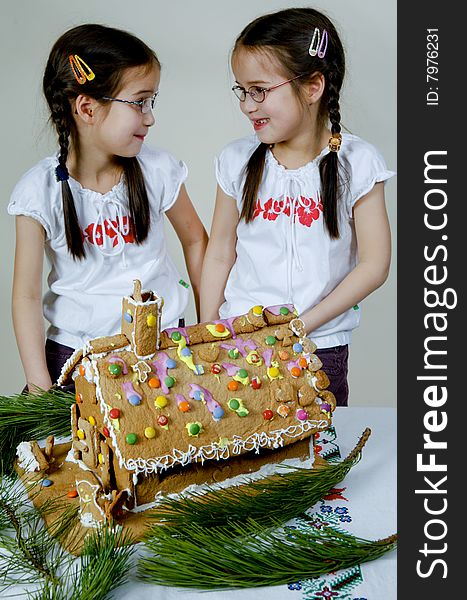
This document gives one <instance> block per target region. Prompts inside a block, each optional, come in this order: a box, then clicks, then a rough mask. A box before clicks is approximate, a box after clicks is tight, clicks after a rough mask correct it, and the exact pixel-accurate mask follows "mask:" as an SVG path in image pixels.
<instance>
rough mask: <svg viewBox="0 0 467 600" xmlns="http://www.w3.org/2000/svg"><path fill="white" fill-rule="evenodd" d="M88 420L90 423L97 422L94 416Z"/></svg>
mask: <svg viewBox="0 0 467 600" xmlns="http://www.w3.org/2000/svg"><path fill="white" fill-rule="evenodd" d="M88 421H89V423H90V424H91V425H95V424H96V419H95V418H94V417H89V419H88Z"/></svg>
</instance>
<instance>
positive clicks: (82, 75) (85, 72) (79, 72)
mask: <svg viewBox="0 0 467 600" xmlns="http://www.w3.org/2000/svg"><path fill="white" fill-rule="evenodd" d="M70 65H71V70H72V71H73V75H74V76H75V79H76V81H77V82H78V83H79V84H80V85H83V83H86V81H92V80H93V79H94V77H95V76H96V75H95V73H94V71H93V70H92V69H91V67H90V66H89V65H87V64H86V63H85V62H84V60H83V59H82V58H80V57H79V56H78V55H77V54H70Z"/></svg>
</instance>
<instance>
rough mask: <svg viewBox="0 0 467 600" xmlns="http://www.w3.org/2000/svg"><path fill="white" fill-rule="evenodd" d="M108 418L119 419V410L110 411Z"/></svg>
mask: <svg viewBox="0 0 467 600" xmlns="http://www.w3.org/2000/svg"><path fill="white" fill-rule="evenodd" d="M109 417H110V418H111V419H119V418H120V410H119V409H118V408H112V409H110V412H109Z"/></svg>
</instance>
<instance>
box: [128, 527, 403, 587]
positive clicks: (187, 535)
mask: <svg viewBox="0 0 467 600" xmlns="http://www.w3.org/2000/svg"><path fill="white" fill-rule="evenodd" d="M278 527H279V523H276V524H275V526H274V527H270V528H266V529H264V528H262V527H261V524H260V523H258V522H255V521H254V520H252V519H248V520H247V521H246V522H245V523H243V524H242V523H236V524H232V523H230V524H229V526H228V527H215V528H210V529H209V528H205V527H201V526H199V525H191V524H190V525H186V526H185V527H183V528H176V527H170V526H160V527H159V528H158V533H157V535H156V534H154V535H153V536H152V538H151V540H150V541H149V542H147V546H148V548H149V549H150V550H151V551H152V553H153V556H150V557H147V558H142V559H141V560H140V562H139V565H138V576H139V578H140V579H142V580H144V581H147V582H151V583H154V584H158V585H165V586H174V587H184V588H198V589H206V590H209V589H222V588H224V589H226V588H247V587H260V586H270V585H280V584H284V583H288V582H290V581H296V580H298V579H308V578H311V577H319V576H320V575H323V574H325V573H329V572H330V571H337V570H339V569H347V568H350V567H353V566H355V565H358V564H361V563H363V562H367V561H370V560H374V559H376V558H379V557H380V556H382V555H383V554H384V553H386V552H388V551H389V550H392V549H393V548H394V547H395V545H396V536H391V537H390V538H387V539H385V540H379V541H369V540H364V539H360V538H357V537H354V536H352V535H350V534H348V533H344V532H341V531H337V530H335V529H332V528H329V527H328V528H321V529H319V530H318V529H313V528H310V530H309V531H307V532H302V531H298V530H294V529H291V528H288V527H285V528H283V529H278Z"/></svg>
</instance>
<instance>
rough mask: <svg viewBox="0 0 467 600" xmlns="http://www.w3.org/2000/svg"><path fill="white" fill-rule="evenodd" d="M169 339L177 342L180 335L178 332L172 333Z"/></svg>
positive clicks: (180, 337)
mask: <svg viewBox="0 0 467 600" xmlns="http://www.w3.org/2000/svg"><path fill="white" fill-rule="evenodd" d="M170 337H171V339H172V341H173V342H179V341H180V340H181V339H182V334H181V333H180V332H179V331H174V332H173V333H172V335H171V336H170Z"/></svg>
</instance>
